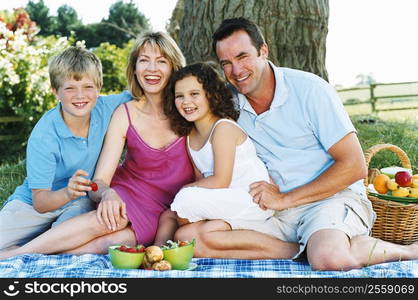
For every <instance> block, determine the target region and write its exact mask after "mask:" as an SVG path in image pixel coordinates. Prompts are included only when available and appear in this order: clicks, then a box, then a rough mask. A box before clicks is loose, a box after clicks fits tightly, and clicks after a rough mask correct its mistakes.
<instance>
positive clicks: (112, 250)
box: [109, 245, 145, 269]
mask: <svg viewBox="0 0 418 300" xmlns="http://www.w3.org/2000/svg"><path fill="white" fill-rule="evenodd" d="M109 255H110V261H111V263H112V266H113V267H114V268H116V269H138V268H139V267H140V266H141V264H142V262H143V260H144V255H145V247H144V246H143V245H137V246H133V247H132V246H127V245H112V246H109Z"/></svg>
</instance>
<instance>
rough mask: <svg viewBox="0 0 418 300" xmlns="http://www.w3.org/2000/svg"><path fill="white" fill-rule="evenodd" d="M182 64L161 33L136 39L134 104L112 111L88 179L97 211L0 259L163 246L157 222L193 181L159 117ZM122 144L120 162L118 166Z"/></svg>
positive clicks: (168, 229)
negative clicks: (118, 245) (93, 186)
mask: <svg viewBox="0 0 418 300" xmlns="http://www.w3.org/2000/svg"><path fill="white" fill-rule="evenodd" d="M184 65H185V59H184V57H183V55H182V53H181V51H180V49H179V48H178V46H177V45H176V43H175V42H174V40H172V39H171V38H170V37H169V36H168V35H167V34H165V33H162V32H148V33H145V34H144V35H142V36H141V37H140V38H139V39H138V41H137V43H136V45H135V46H134V48H133V50H132V52H131V54H130V57H129V62H128V66H127V71H126V74H127V78H128V82H129V88H130V91H131V94H132V96H133V98H134V100H132V101H130V102H128V103H126V104H123V105H121V106H119V107H118V108H117V109H116V111H115V112H114V114H113V116H112V120H111V123H110V125H109V128H108V132H107V134H106V139H105V143H104V146H103V150H102V152H101V154H100V158H99V161H98V164H97V167H96V171H95V175H94V181H95V182H96V183H97V184H98V186H99V189H98V191H97V192H94V193H93V192H91V194H90V196H91V198H92V200H94V201H96V202H99V201H100V202H99V204H98V207H97V211H93V212H89V213H86V214H83V215H81V216H78V217H75V218H72V219H70V220H68V221H66V222H64V223H62V224H60V225H58V226H56V227H54V228H52V229H50V230H49V231H47V232H46V233H44V234H42V235H40V236H38V237H37V238H36V239H34V240H32V241H31V242H29V243H27V244H25V245H23V246H22V247H19V248H16V249H13V250H10V251H7V252H3V253H2V254H1V255H0V258H6V257H10V256H15V255H18V254H23V253H45V254H49V253H59V252H67V253H78V254H81V253H106V252H107V248H108V246H109V245H110V244H114V243H125V244H131V245H132V244H136V243H138V244H144V245H149V244H152V243H155V244H162V243H164V242H165V241H166V239H167V237H169V236H172V235H173V234H174V232H172V231H173V230H175V227H174V226H173V224H167V222H173V220H174V219H173V218H171V217H164V215H167V214H170V213H171V212H170V211H169V210H167V209H168V208H169V206H170V204H171V202H172V200H173V198H174V196H175V194H176V193H177V192H178V190H179V189H180V188H181V187H182V186H183V185H185V184H187V183H190V182H192V181H193V179H194V175H193V167H192V165H191V162H190V160H189V157H188V155H187V151H186V146H185V138H184V137H179V136H178V135H176V134H175V133H174V132H173V131H172V130H171V129H170V123H169V120H168V118H167V117H166V116H165V115H164V112H163V97H164V88H165V86H166V85H167V83H168V81H169V79H170V76H171V74H172V72H173V71H176V70H178V69H180V68H181V67H183V66H184ZM125 142H126V145H127V152H126V156H125V160H124V162H123V163H122V164H121V165H120V166H118V162H119V159H120V157H121V155H122V152H123V149H124V146H125ZM164 211H166V212H164ZM163 212H164V213H163ZM161 214H163V216H161ZM160 216H161V218H160ZM159 220H161V221H160V223H161V224H158V223H159ZM157 227H158V232H157ZM154 239H155V241H154Z"/></svg>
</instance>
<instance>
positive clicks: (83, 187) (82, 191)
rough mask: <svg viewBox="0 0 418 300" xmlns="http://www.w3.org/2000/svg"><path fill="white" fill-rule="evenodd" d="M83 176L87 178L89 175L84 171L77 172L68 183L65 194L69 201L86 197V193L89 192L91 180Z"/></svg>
mask: <svg viewBox="0 0 418 300" xmlns="http://www.w3.org/2000/svg"><path fill="white" fill-rule="evenodd" d="M83 176H85V177H87V176H89V174H88V173H87V172H86V171H84V170H77V171H75V173H74V174H73V176H71V178H70V180H69V181H68V184H67V187H66V190H65V192H66V195H67V196H68V198H69V199H70V201H71V200H74V199H77V198H78V197H82V196H87V192H89V191H91V187H90V183H91V180H90V179H87V178H85V177H83Z"/></svg>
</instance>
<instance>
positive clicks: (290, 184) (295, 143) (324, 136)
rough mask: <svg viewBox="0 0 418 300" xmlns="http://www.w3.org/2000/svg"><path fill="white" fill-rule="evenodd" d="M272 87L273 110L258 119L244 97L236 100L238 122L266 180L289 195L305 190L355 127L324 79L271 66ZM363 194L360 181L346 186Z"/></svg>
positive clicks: (331, 161) (241, 96) (240, 95)
mask: <svg viewBox="0 0 418 300" xmlns="http://www.w3.org/2000/svg"><path fill="white" fill-rule="evenodd" d="M270 67H271V68H272V70H273V71H274V76H275V80H276V85H275V86H276V88H275V93H274V98H273V102H272V104H271V107H270V109H269V110H267V111H266V112H264V113H262V114H260V115H257V114H256V113H255V111H254V109H253V108H252V107H251V105H250V104H249V102H248V101H247V99H246V97H245V96H244V95H242V94H239V93H237V92H236V93H235V100H236V99H237V98H238V105H239V108H240V111H241V113H240V117H239V119H238V123H239V124H240V125H241V126H242V127H243V128H244V129H245V130H246V132H247V133H248V135H249V136H250V137H251V139H252V140H253V141H254V143H255V146H256V149H257V154H258V155H259V157H260V158H261V159H262V160H263V162H264V163H265V164H266V166H267V169H268V171H269V174H270V176H271V177H272V178H273V180H274V181H275V183H276V184H278V185H279V187H280V190H281V191H282V192H287V191H290V190H292V189H295V188H297V187H299V186H302V185H305V184H307V183H309V182H311V181H313V180H314V179H315V178H317V177H318V176H319V175H320V174H321V173H322V172H324V171H325V170H327V169H328V168H329V167H330V166H331V165H332V164H333V163H334V160H333V158H332V157H331V155H329V154H328V152H327V151H328V149H329V148H330V147H331V146H333V145H334V144H335V143H337V142H338V141H340V140H341V139H342V138H343V137H344V136H346V135H347V134H348V133H350V132H355V131H356V130H355V128H354V126H353V124H352V123H351V120H350V118H349V117H348V115H347V112H346V111H345V109H344V107H343V105H342V103H341V100H340V98H339V96H338V94H337V93H336V91H335V89H334V88H333V87H332V86H331V85H329V84H328V83H327V82H326V81H325V80H323V79H322V78H320V77H318V76H316V75H314V74H312V73H307V72H303V71H299V70H294V69H289V68H281V67H280V68H279V67H276V66H274V65H273V64H272V63H270ZM349 188H350V189H352V190H353V191H355V192H357V193H359V194H362V195H365V189H364V185H363V183H362V181H361V180H360V181H358V182H356V183H354V184H353V185H351V186H350V187H349Z"/></svg>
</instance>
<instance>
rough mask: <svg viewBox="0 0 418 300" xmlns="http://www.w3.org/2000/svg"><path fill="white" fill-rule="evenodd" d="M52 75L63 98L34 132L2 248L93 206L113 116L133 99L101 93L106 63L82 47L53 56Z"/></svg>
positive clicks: (3, 220)
mask: <svg viewBox="0 0 418 300" xmlns="http://www.w3.org/2000/svg"><path fill="white" fill-rule="evenodd" d="M49 77H50V82H51V87H52V91H53V93H54V94H55V96H56V97H57V99H58V100H59V103H58V105H57V106H56V107H55V108H53V109H51V110H49V111H48V112H46V113H45V114H44V115H43V116H42V118H41V119H40V120H39V121H38V123H37V124H36V125H35V127H34V129H33V130H32V133H31V135H30V137H29V140H28V145H27V158H26V172H27V177H26V179H25V180H24V182H23V184H22V185H20V186H19V187H17V188H16V190H15V192H14V193H13V194H12V195H11V196H10V197H9V198H8V199H7V201H6V204H5V205H4V207H3V209H2V210H1V211H0V250H2V249H5V248H8V247H10V246H14V245H20V244H24V243H26V242H28V241H29V240H31V239H33V238H34V237H36V236H37V235H39V234H41V233H42V232H44V231H46V230H47V229H49V228H50V227H51V226H55V225H56V224H59V223H61V222H63V221H65V220H67V219H69V218H71V217H74V216H77V215H79V214H82V213H85V212H87V211H90V210H92V209H93V208H94V207H93V202H91V201H90V199H89V198H88V197H87V192H88V191H91V187H90V186H89V185H90V183H91V180H90V178H91V176H93V173H94V169H95V167H96V162H97V159H98V157H99V154H100V150H101V148H102V144H103V140H104V136H105V134H106V130H107V127H108V125H109V121H110V118H111V115H112V113H113V110H114V109H115V108H116V107H118V105H120V104H121V103H123V102H127V101H129V100H131V98H132V97H131V95H130V94H129V93H128V92H124V93H122V94H119V95H111V96H105V97H103V96H99V92H100V89H101V87H102V84H103V79H102V65H101V62H100V60H99V59H98V58H97V57H96V55H94V54H93V53H91V52H89V51H87V50H85V49H83V48H80V47H70V48H68V49H66V50H64V51H63V52H62V53H60V54H58V55H57V56H55V57H53V58H52V59H51V60H50V63H49Z"/></svg>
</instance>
